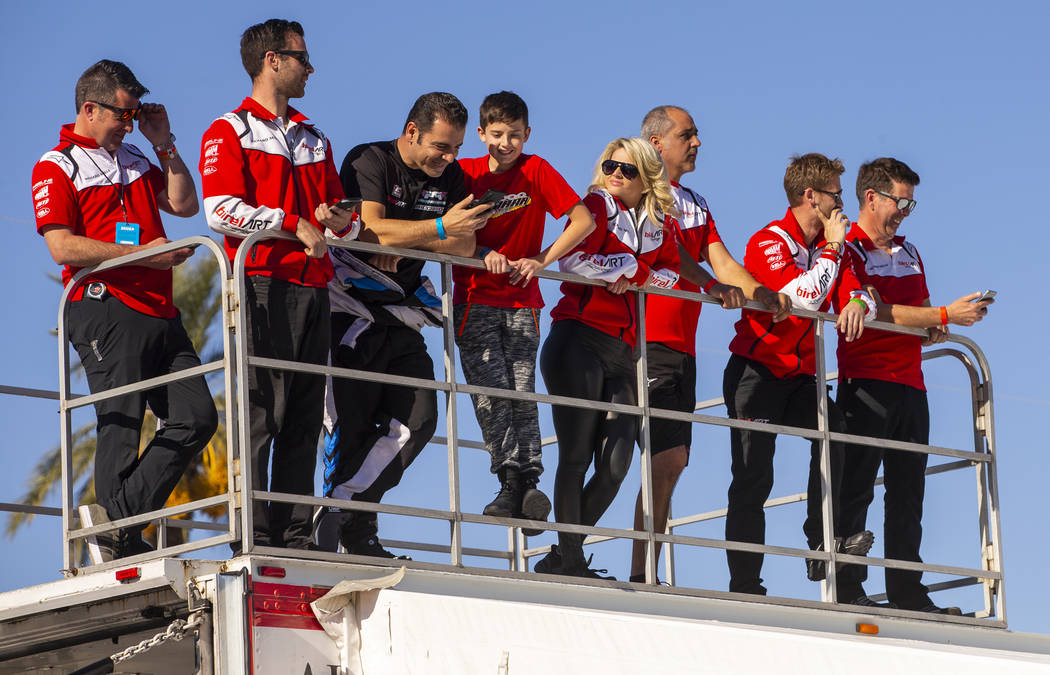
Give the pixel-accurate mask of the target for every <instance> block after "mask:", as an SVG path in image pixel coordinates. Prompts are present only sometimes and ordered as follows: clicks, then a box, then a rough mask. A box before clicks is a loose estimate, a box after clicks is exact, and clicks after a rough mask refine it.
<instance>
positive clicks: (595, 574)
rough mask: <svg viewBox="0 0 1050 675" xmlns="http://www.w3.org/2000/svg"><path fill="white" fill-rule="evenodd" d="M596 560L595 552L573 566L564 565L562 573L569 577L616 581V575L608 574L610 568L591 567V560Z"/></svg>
mask: <svg viewBox="0 0 1050 675" xmlns="http://www.w3.org/2000/svg"><path fill="white" fill-rule="evenodd" d="M592 560H594V554H591V556H590V557H588V558H587V560H586V561H583V562H581V563H580V564H578V565H574V566H572V567H563V568H562V570H561V572H560V574H564V575H565V576H568V577H581V578H583V579H604V580H606V581H616V577H614V576H606V574H607V573H608V572H609V570H606V569H591V561H592Z"/></svg>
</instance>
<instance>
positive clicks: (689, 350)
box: [645, 182, 722, 356]
mask: <svg viewBox="0 0 1050 675" xmlns="http://www.w3.org/2000/svg"><path fill="white" fill-rule="evenodd" d="M671 188H672V193H673V194H674V205H675V207H677V209H678V212H679V213H681V214H682V217H681V218H680V219H679V220H676V221H675V228H674V233H675V236H676V237H677V239H678V241H679V242H681V244H682V246H684V247H685V250H686V251H688V252H689V255H691V256H692V257H693V260H695V261H696V262H698V263H700V262H703V261H704V249H705V248H706V247H707V246H708V245H710V244H713V243H715V242H719V241H722V238H721V237H720V236H718V230H717V229H716V228H715V219H714V217H713V216H712V215H711V211H710V210H709V209H708V208H707V202H706V201H704V198H703V197H701V196H700V195H698V194H696V193H695V192H693V191H692V190H690V189H689V188H687V187H682V186H681V185H679V184H678V183H674V182H672V183H671ZM675 288H678V289H680V290H683V291H692V292H693V293H699V292H700V291H701V288H700V287H699V286H697V285H696V284H694V283H692V282H691V281H688V280H686V279H685V278H679V279H678V284H677V285H676V286H675ZM647 302H648V304H646V306H645V339H646V341H647V342H659V343H661V344H663V345H666V346H668V347H670V348H671V349H674V350H675V351H679V352H683V353H685V354H689V355H691V356H696V326H697V322H698V321H699V320H700V308H701V307H703V304H702V303H699V302H692V301H691V300H682V299H681V298H669V297H666V296H661V295H650V296H648V300H647Z"/></svg>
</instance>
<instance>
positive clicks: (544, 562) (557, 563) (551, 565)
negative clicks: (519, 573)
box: [532, 544, 561, 574]
mask: <svg viewBox="0 0 1050 675" xmlns="http://www.w3.org/2000/svg"><path fill="white" fill-rule="evenodd" d="M532 571H533V572H536V573H537V574H561V551H559V550H558V545H557V544H551V550H550V553H548V554H547V555H545V556H543V557H542V558H540V559H539V560H537V561H536V564H535V565H533V567H532Z"/></svg>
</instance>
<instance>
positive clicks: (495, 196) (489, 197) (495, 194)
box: [467, 190, 507, 209]
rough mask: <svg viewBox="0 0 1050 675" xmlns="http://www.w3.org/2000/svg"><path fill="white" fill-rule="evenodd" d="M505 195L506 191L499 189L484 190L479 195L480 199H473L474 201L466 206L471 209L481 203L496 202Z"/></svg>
mask: <svg viewBox="0 0 1050 675" xmlns="http://www.w3.org/2000/svg"><path fill="white" fill-rule="evenodd" d="M506 196H507V193H506V192H500V191H499V190H486V191H485V194H483V195H481V198H480V199H475V200H474V201H472V202H471V203H470V206H468V207H467V208H468V209H472V208H474V207H475V206H480V205H481V204H496V203H498V202H500V201H501V200H502V199H503V198H504V197H506Z"/></svg>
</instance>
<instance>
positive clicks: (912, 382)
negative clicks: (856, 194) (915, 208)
mask: <svg viewBox="0 0 1050 675" xmlns="http://www.w3.org/2000/svg"><path fill="white" fill-rule="evenodd" d="M846 245H847V246H849V249H850V254H851V256H852V257H853V260H854V267H855V269H856V272H857V278H858V279H859V280H860V283H862V284H864V285H868V284H871V285H872V286H874V287H875V288H876V290H878V292H879V295H881V296H882V300H883V302H885V303H889V304H893V305H911V306H914V307H920V306H922V305H924V304H925V303H926V301H927V300H929V298H930V291H929V289H928V288H927V287H926V269H925V268H924V267H923V264H922V258H920V257H919V251H918V250H917V249H916V248H915V246H913V245H912V244H911V243H910V242H907V241H905V240H904V237H894V238H893V247H892V251H893V252H892V253H886V252H885V251H883V250H882V249H881V248H879V247H878V246H876V245H875V243H874V242H872V241H871V239H869V238H868V235H867V234H865V233H864V230H862V229H860V227H859V226H858V225H857V224H856V223H854V224H853V227H852V228H851V229H850V232H849V234H848V235H846ZM841 308H842V298H841V297H836V302H835V309H836V311H841ZM838 360H839V377H840V378H849V377H859V378H865V379H870V380H882V381H885V382H899V383H901V384H906V385H908V386H910V387H915V388H916V389H919V390H921V391H926V386H925V383H924V381H923V377H922V338H920V337H919V336H917V335H902V334H900V333H888V332H886V331H880V330H866V331H864V334H863V335H861V336H860V339H858V340H854V341H853V342H846V340H845V338H843V337H842V335H839V346H838Z"/></svg>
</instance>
